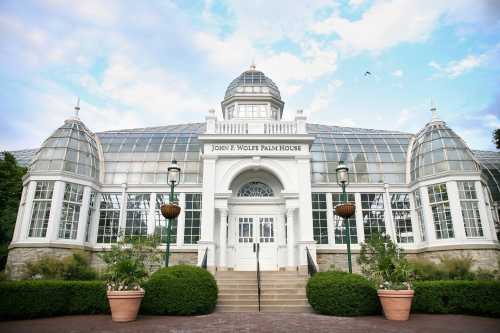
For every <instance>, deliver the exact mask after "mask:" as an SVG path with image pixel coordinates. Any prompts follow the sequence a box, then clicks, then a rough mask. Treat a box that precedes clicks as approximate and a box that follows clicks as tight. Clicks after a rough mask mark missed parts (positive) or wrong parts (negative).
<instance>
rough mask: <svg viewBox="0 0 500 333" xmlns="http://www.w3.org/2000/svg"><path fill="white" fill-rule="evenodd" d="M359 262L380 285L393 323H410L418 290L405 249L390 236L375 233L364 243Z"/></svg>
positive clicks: (363, 270)
mask: <svg viewBox="0 0 500 333" xmlns="http://www.w3.org/2000/svg"><path fill="white" fill-rule="evenodd" d="M358 263H359V264H360V265H361V269H362V272H363V274H365V275H366V276H367V277H368V278H369V279H371V280H372V281H373V282H374V283H376V285H377V286H378V288H379V289H378V291H377V293H378V297H379V299H380V303H381V304H382V309H383V310H384V315H385V317H386V318H387V319H389V320H408V318H409V317H410V309H411V302H412V299H413V294H414V291H413V290H412V285H411V281H412V278H413V273H412V270H411V267H410V264H409V263H408V261H407V260H406V257H405V255H404V253H403V250H402V249H401V248H399V247H398V246H397V245H396V244H394V242H393V241H392V240H391V239H390V238H389V237H388V236H386V235H380V234H373V235H371V237H370V238H369V239H368V240H367V241H366V243H363V244H361V252H360V255H359V259H358Z"/></svg>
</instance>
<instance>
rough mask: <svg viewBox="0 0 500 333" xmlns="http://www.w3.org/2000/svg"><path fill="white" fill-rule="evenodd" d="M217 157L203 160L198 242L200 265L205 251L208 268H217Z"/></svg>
mask: <svg viewBox="0 0 500 333" xmlns="http://www.w3.org/2000/svg"><path fill="white" fill-rule="evenodd" d="M215 164H216V157H215V156H207V155H205V156H204V160H203V197H202V219H201V230H200V240H199V241H198V264H201V262H202V260H203V256H204V255H205V251H206V250H207V249H208V252H207V267H211V268H210V269H212V270H213V269H214V268H215V243H214V219H215V195H214V189H215V188H216V184H215V179H216V171H215Z"/></svg>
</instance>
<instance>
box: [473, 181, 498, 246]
mask: <svg viewBox="0 0 500 333" xmlns="http://www.w3.org/2000/svg"><path fill="white" fill-rule="evenodd" d="M474 187H475V189H476V193H477V199H478V201H479V202H478V208H479V217H480V218H481V227H482V228H483V234H484V237H485V238H486V239H488V240H490V239H491V240H496V239H497V235H496V232H495V225H494V223H493V221H492V220H490V219H489V218H488V212H487V208H486V198H485V197H484V191H483V185H482V184H481V182H480V181H475V182H474Z"/></svg>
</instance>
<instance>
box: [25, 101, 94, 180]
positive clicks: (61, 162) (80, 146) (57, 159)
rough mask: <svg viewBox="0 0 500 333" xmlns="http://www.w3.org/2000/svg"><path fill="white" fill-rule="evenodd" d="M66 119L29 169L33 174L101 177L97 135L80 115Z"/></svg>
mask: <svg viewBox="0 0 500 333" xmlns="http://www.w3.org/2000/svg"><path fill="white" fill-rule="evenodd" d="M79 109H80V108H79V106H78V105H77V106H76V107H75V111H76V112H75V116H74V117H72V118H69V119H67V120H66V121H65V122H64V124H63V125H62V126H61V127H59V128H58V129H57V130H56V131H55V132H54V133H52V135H51V136H49V137H48V138H47V139H46V140H45V141H44V142H43V144H42V146H41V148H40V149H39V150H38V152H37V154H36V156H35V158H34V159H33V161H32V163H31V165H30V168H29V172H30V173H31V174H53V173H69V174H73V175H78V176H82V177H84V178H91V179H92V180H93V181H96V182H97V181H98V180H99V163H100V158H99V151H98V149H97V142H96V139H95V134H94V133H92V132H91V131H90V130H89V129H88V128H87V127H86V126H85V125H84V124H83V122H82V121H81V120H80V118H79V117H78V111H79Z"/></svg>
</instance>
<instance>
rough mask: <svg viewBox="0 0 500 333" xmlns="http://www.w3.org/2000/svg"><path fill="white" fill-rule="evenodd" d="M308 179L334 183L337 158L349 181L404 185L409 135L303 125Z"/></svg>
mask: <svg viewBox="0 0 500 333" xmlns="http://www.w3.org/2000/svg"><path fill="white" fill-rule="evenodd" d="M307 131H308V133H309V134H312V135H314V136H315V140H314V142H313V144H312V146H311V154H312V162H311V170H312V182H313V183H337V175H336V170H335V169H336V168H337V165H338V162H339V161H341V160H342V161H344V162H345V163H346V165H347V166H348V167H349V177H350V179H349V181H350V182H351V183H389V184H404V183H405V178H406V177H405V175H406V152H407V149H408V144H409V142H410V138H411V134H406V133H400V132H390V131H377V130H369V129H358V128H348V127H337V126H326V125H316V124H307Z"/></svg>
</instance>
